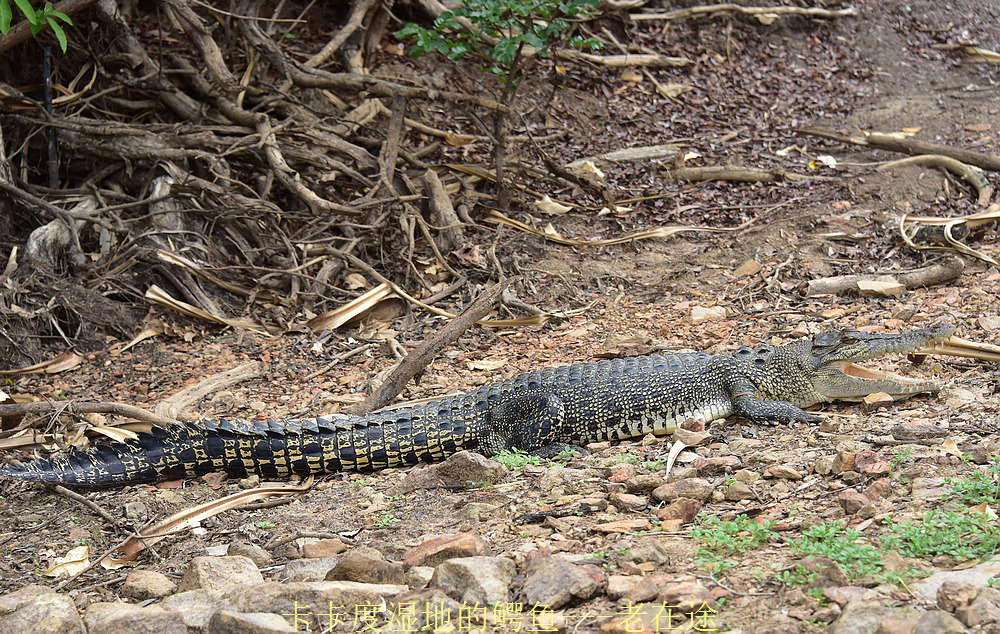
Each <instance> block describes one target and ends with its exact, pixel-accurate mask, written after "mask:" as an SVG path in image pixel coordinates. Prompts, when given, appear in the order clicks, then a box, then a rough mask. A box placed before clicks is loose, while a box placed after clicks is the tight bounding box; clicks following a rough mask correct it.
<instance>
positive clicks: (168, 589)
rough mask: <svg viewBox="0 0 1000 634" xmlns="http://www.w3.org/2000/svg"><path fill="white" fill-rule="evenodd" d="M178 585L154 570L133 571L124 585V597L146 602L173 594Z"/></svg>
mask: <svg viewBox="0 0 1000 634" xmlns="http://www.w3.org/2000/svg"><path fill="white" fill-rule="evenodd" d="M176 590H177V584H176V583H174V582H173V581H171V579H170V577H168V576H167V575H165V574H162V573H159V572H156V571H154V570H133V571H132V572H130V573H129V575H128V577H126V578H125V583H123V584H122V589H121V594H122V596H125V597H129V598H131V599H138V600H139V601H145V600H147V599H159V598H160V597H165V596H167V595H170V594H173V593H174V591H176Z"/></svg>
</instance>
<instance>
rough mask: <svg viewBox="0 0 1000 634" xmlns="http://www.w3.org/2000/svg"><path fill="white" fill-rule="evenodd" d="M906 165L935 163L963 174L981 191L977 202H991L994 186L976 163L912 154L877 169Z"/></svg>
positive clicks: (954, 172)
mask: <svg viewBox="0 0 1000 634" xmlns="http://www.w3.org/2000/svg"><path fill="white" fill-rule="evenodd" d="M906 165H935V166H937V167H942V168H944V169H946V170H948V171H949V172H952V173H953V174H956V175H958V176H961V177H962V178H964V179H965V180H967V181H968V182H969V183H970V184H971V185H972V186H973V187H975V188H976V191H977V192H978V193H979V199H978V200H977V201H976V202H978V203H979V205H981V206H983V207H985V206H986V205H988V204H990V198H992V197H993V186H992V185H990V182H989V181H988V180H986V177H985V176H983V170H981V169H979V168H978V167H976V166H974V165H966V164H965V163H963V162H961V161H957V160H955V159H953V158H949V157H947V156H942V155H940V154H923V155H921V156H911V157H909V158H904V159H899V160H898V161H890V162H888V163H885V164H883V165H879V166H878V168H877V169H878V171H880V172H884V171H886V170H890V169H894V168H897V167H904V166H906Z"/></svg>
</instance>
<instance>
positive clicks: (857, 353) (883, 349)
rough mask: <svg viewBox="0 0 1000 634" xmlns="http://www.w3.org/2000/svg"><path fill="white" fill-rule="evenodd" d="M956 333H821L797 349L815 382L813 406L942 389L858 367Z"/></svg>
mask: <svg viewBox="0 0 1000 634" xmlns="http://www.w3.org/2000/svg"><path fill="white" fill-rule="evenodd" d="M953 332H955V327H954V326H951V325H948V324H942V325H938V326H932V327H930V328H923V329H920V330H914V331H912V332H906V333H901V334H873V333H867V332H861V331H858V330H843V331H838V332H828V333H821V334H818V335H815V336H814V337H813V338H812V340H811V341H808V342H799V343H801V344H806V345H803V346H801V347H800V348H799V350H798V352H799V359H798V360H797V364H798V366H799V371H800V372H801V373H802V374H803V376H804V378H805V379H806V380H807V381H808V383H809V384H810V387H811V390H812V392H813V394H812V395H810V398H811V399H814V401H813V402H814V403H818V402H825V401H833V400H840V401H860V400H862V399H863V398H864V397H866V396H868V395H869V394H875V393H877V392H885V393H886V394H889V395H890V396H892V397H893V398H894V399H900V398H906V397H908V396H910V395H913V394H917V393H919V392H936V391H938V390H940V389H941V387H942V386H941V385H939V384H937V383H935V382H934V381H929V380H924V379H914V378H908V377H905V376H900V375H898V374H893V373H891V372H882V371H880V370H872V369H869V368H864V367H861V366H860V365H857V364H858V363H860V362H863V361H868V360H870V359H877V358H879V357H883V356H885V355H887V354H909V353H913V352H916V351H918V350H921V349H924V348H927V347H930V346H932V345H933V344H934V343H936V342H939V341H945V340H948V339H949V338H950V337H951V334H952V333H953ZM794 345H796V344H790V346H794ZM786 347H788V346H786ZM807 400H808V399H807Z"/></svg>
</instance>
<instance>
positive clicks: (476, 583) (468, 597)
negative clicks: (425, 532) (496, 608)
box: [431, 557, 516, 605]
mask: <svg viewBox="0 0 1000 634" xmlns="http://www.w3.org/2000/svg"><path fill="white" fill-rule="evenodd" d="M515 572H516V568H515V566H514V562H513V561H511V560H510V559H507V558H506V557H461V558H458V559H449V560H448V561H446V562H444V563H442V564H440V565H439V566H438V567H437V568H436V569H435V570H434V576H433V577H431V586H451V587H452V588H456V589H457V590H458V591H459V592H461V593H462V601H463V602H464V603H467V604H470V605H471V604H474V603H476V602H477V601H478V602H479V604H480V605H493V604H494V603H498V602H499V603H507V602H508V601H510V591H509V589H508V588H509V586H510V582H511V581H513V579H514V573H515Z"/></svg>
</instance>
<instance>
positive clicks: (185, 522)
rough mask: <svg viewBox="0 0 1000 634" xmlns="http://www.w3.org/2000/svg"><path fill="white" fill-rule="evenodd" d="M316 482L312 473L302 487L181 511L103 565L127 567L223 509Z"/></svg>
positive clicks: (262, 490)
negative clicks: (166, 539)
mask: <svg viewBox="0 0 1000 634" xmlns="http://www.w3.org/2000/svg"><path fill="white" fill-rule="evenodd" d="M313 481H314V478H313V477H312V476H310V477H309V478H308V479H306V480H305V481H304V482H303V483H302V484H301V485H299V486H296V485H287V486H266V487H258V488H256V489H250V490H248V491H240V492H238V493H233V494H232V495H227V496H226V497H224V498H220V499H218V500H213V501H211V502H207V503H205V504H200V505H198V506H196V507H194V508H190V509H186V510H184V511H180V512H179V513H174V514H173V515H171V516H170V517H168V518H167V519H165V520H163V521H161V522H157V523H156V524H154V525H152V526H150V527H149V528H147V529H146V530H144V531H143V532H142V533H141V534H140V535H139V536H138V537H132V538H130V539H129V540H128V541H126V542H125V543H124V544H123V545H122V547H121V548H120V549H119V550H120V552H121V553H122V557H121V558H120V559H113V558H111V557H105V558H104V559H103V560H102V561H101V565H102V566H104V568H106V569H108V570H115V569H117V568H121V567H122V566H126V565H128V563H129V562H131V561H133V560H134V559H135V558H136V557H137V556H138V555H139V553H141V552H142V551H143V549H144V548H146V547H147V546H151V545H153V544H155V543H156V542H158V541H160V540H161V539H163V538H164V537H167V536H168V535H171V534H173V533H177V532H180V531H183V530H187V529H194V528H197V527H199V526H200V523H201V521H202V520H205V519H208V518H210V517H213V516H215V515H218V514H219V513H222V512H223V511H228V510H230V509H234V508H237V507H239V506H242V505H244V504H246V503H247V502H255V501H257V500H265V499H267V498H269V497H274V496H276V495H292V494H295V493H304V492H305V491H308V490H309V488H310V487H312V484H313Z"/></svg>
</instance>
